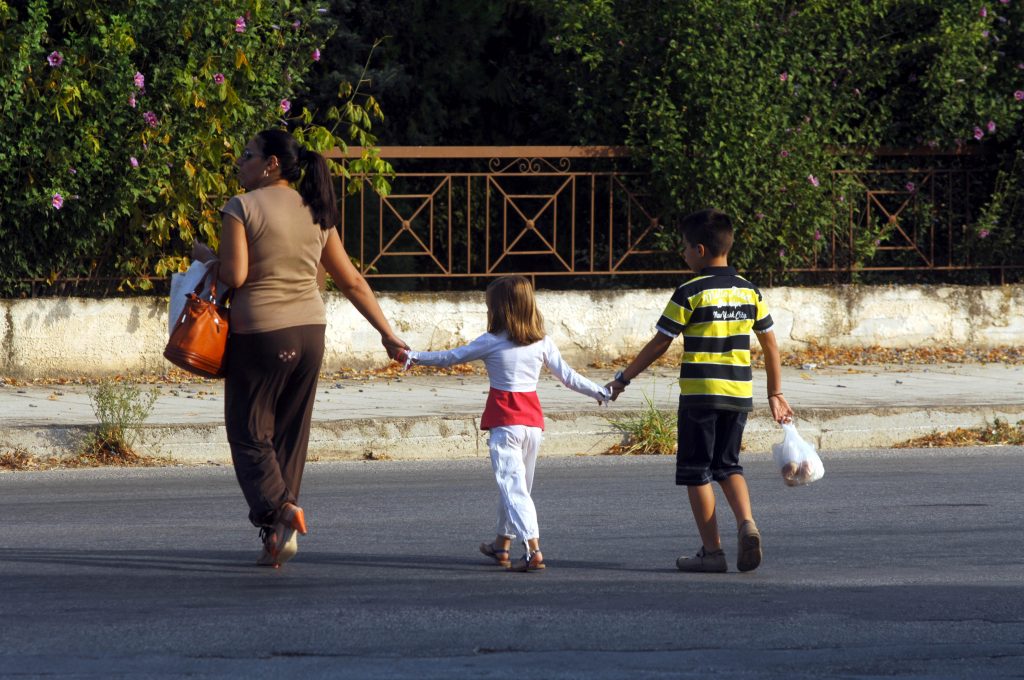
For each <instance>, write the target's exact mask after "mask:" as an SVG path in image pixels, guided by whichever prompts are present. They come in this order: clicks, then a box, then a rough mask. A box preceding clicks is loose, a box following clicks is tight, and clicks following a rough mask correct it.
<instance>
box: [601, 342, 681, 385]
mask: <svg viewBox="0 0 1024 680" xmlns="http://www.w3.org/2000/svg"><path fill="white" fill-rule="evenodd" d="M673 340H675V338H673V337H671V336H669V335H665V334H664V333H662V332H660V331H658V332H656V333H655V334H654V337H653V338H651V339H650V340H648V341H647V344H646V345H644V346H643V349H641V350H640V351H639V352H638V353H637V355H636V358H635V359H633V361H631V362H629V366H626V367H625V368H624V369H622V370H621V371H619V372H618V373H616V374H615V375H616V376H621V378H622V379H621V380H620V379H619V378H618V377H616V379H615V380H612V381H611V382H610V383H608V384H607V385H605V387H608V388H611V391H612V401H615V400H616V399H618V397H619V395H620V394H622V392H623V391H625V389H626V385H627V384H629V383H630V382H631V381H632V380H633V378H635V377H637V376H638V375H640V374H641V373H643V372H644V371H645V370H646V369H647V367H648V366H650V365H651V364H653V363H654V362H655V361H657V360H658V358H659V357H660V356H661V355H662V354H664V353H665V352H667V351H668V348H669V346H670V345H671V344H672V341H673Z"/></svg>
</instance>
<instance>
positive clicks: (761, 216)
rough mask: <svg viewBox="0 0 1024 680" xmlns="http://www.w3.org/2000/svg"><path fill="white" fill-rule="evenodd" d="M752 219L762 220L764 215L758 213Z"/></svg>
mask: <svg viewBox="0 0 1024 680" xmlns="http://www.w3.org/2000/svg"><path fill="white" fill-rule="evenodd" d="M754 217H756V218H757V219H759V220H763V219H764V213H763V212H761V211H758V212H756V213H754Z"/></svg>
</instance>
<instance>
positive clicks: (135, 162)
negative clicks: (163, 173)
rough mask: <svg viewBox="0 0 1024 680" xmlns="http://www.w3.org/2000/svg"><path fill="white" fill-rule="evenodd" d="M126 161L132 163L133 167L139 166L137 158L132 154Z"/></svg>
mask: <svg viewBox="0 0 1024 680" xmlns="http://www.w3.org/2000/svg"><path fill="white" fill-rule="evenodd" d="M128 162H129V163H131V164H132V167H133V168H137V167H139V159H138V158H136V157H135V156H132V157H131V158H129V159H128Z"/></svg>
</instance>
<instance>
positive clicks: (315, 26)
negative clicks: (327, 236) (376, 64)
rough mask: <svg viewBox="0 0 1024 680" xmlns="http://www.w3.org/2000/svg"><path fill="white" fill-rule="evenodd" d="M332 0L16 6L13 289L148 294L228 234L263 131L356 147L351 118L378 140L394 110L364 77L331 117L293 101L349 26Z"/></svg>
mask: <svg viewBox="0 0 1024 680" xmlns="http://www.w3.org/2000/svg"><path fill="white" fill-rule="evenodd" d="M318 5H319V3H314V2H305V1H286V0H282V1H280V2H262V1H261V0H245V1H241V2H226V1H224V0H209V1H207V2H194V1H192V0H116V1H115V0H59V1H57V0H52V1H44V0H30V1H29V2H26V3H18V5H17V9H16V6H15V5H14V4H12V3H8V2H5V1H4V0H0V121H2V123H0V177H3V182H4V187H3V190H2V191H0V260H2V261H3V262H4V266H3V268H2V269H0V295H4V296H12V295H18V294H24V292H25V290H26V286H25V285H24V284H23V283H19V280H20V279H25V278H40V279H45V280H49V281H52V280H55V279H58V278H73V277H86V278H98V277H107V276H113V277H119V278H120V279H121V280H123V281H124V283H125V285H127V286H129V287H131V286H138V287H140V288H143V289H145V288H148V287H149V282H148V280H147V279H146V278H145V277H146V276H147V275H151V274H154V273H155V274H157V275H166V274H167V273H169V272H171V271H177V270H179V269H182V268H184V267H185V266H187V260H186V258H185V257H184V254H185V253H186V252H187V251H188V248H189V247H190V246H191V243H192V241H193V239H195V238H197V237H199V238H202V239H204V240H206V241H209V242H213V243H214V244H216V237H217V233H218V226H219V221H220V220H219V214H218V208H219V207H220V206H221V205H222V204H223V202H224V201H225V200H226V198H227V197H229V196H230V195H232V194H234V193H236V192H238V191H239V187H238V185H237V183H236V181H235V179H234V173H233V167H232V164H233V161H234V159H235V158H236V157H237V155H238V154H239V153H241V150H242V149H243V148H244V145H245V143H246V142H247V140H248V139H249V138H250V137H251V136H252V135H253V134H255V133H256V132H258V131H259V130H261V129H264V128H267V127H273V126H280V125H287V124H291V125H292V126H297V130H296V132H297V135H298V136H299V137H300V139H302V140H304V141H305V142H306V143H307V144H308V145H309V146H311V147H312V148H315V149H317V150H322V149H327V148H331V147H334V146H336V145H339V144H343V142H342V140H341V139H340V137H339V136H338V134H337V132H336V130H337V128H339V127H341V128H342V132H343V134H344V135H345V137H346V138H348V137H349V135H352V136H354V137H355V138H357V139H359V141H360V142H367V141H369V142H372V141H373V140H372V138H371V137H368V136H367V134H368V133H367V130H368V126H369V123H370V120H371V117H372V116H374V115H377V116H379V115H380V110H379V108H377V106H376V102H374V101H373V100H372V99H366V98H362V97H360V95H359V92H358V91H354V90H353V89H352V88H351V87H349V88H348V89H347V90H343V91H342V92H341V93H340V94H342V95H343V99H347V101H343V102H341V103H340V105H339V106H337V107H330V108H328V109H326V110H324V111H319V112H317V113H316V114H315V115H314V113H311V112H308V111H301V112H299V111H295V110H291V108H290V101H291V99H292V98H294V97H295V94H296V93H297V92H300V91H301V90H302V88H304V87H305V86H307V84H308V78H309V74H310V70H311V68H313V67H314V66H315V65H316V61H315V58H314V50H315V49H317V48H319V47H322V46H323V44H324V41H325V40H326V38H327V37H328V36H329V35H330V33H331V31H333V30H334V27H335V24H334V21H333V19H331V18H330V16H329V15H328V14H324V13H322V12H320V11H318V9H317V8H318ZM326 126H331V127H330V128H328V127H326ZM361 163H362V164H363V165H364V167H368V168H370V169H383V168H384V166H383V164H381V163H380V162H379V161H375V160H374V159H373V158H372V157H371V156H368V157H367V158H365V159H364V160H363V161H361ZM339 171H341V169H339Z"/></svg>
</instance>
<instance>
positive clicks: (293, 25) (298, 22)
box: [292, 19, 302, 28]
mask: <svg viewBox="0 0 1024 680" xmlns="http://www.w3.org/2000/svg"><path fill="white" fill-rule="evenodd" d="M301 25H302V22H301V21H299V20H298V19H296V20H295V21H293V22H292V28H298V27H299V26H301Z"/></svg>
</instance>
